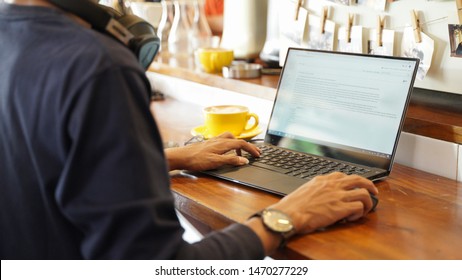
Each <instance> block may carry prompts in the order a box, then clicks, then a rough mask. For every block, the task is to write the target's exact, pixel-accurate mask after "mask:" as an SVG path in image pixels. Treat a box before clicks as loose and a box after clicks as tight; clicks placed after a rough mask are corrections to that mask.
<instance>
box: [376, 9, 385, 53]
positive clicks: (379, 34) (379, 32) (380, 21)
mask: <svg viewBox="0 0 462 280" xmlns="http://www.w3.org/2000/svg"><path fill="white" fill-rule="evenodd" d="M384 26H385V18H384V17H382V16H378V17H377V46H379V47H381V46H382V45H383V42H382V33H383V28H384Z"/></svg>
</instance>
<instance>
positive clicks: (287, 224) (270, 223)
mask: <svg viewBox="0 0 462 280" xmlns="http://www.w3.org/2000/svg"><path fill="white" fill-rule="evenodd" d="M262 217H263V222H264V223H265V225H266V226H267V227H269V228H270V229H271V230H273V231H275V232H281V233H286V232H290V231H291V230H292V229H293V228H294V226H293V224H292V221H291V220H290V218H289V217H288V216H287V215H286V214H284V213H283V212H281V211H278V210H274V209H268V210H265V211H264V212H263V213H262Z"/></svg>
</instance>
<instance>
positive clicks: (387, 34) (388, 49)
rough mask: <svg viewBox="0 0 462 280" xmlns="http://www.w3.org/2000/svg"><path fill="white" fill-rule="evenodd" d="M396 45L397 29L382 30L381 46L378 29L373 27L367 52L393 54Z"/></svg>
mask: <svg viewBox="0 0 462 280" xmlns="http://www.w3.org/2000/svg"><path fill="white" fill-rule="evenodd" d="M394 45H395V31H394V30H389V29H383V30H382V46H379V44H378V40H377V29H372V30H371V31H370V33H369V40H368V41H367V53H368V54H377V55H389V56H393V54H394V51H393V48H394Z"/></svg>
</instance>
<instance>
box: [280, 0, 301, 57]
mask: <svg viewBox="0 0 462 280" xmlns="http://www.w3.org/2000/svg"><path fill="white" fill-rule="evenodd" d="M286 3H287V5H280V9H281V10H280V14H279V40H280V49H279V65H280V66H283V65H284V62H285V59H286V55H287V50H288V49H289V47H301V46H302V42H303V37H304V34H305V27H306V20H307V17H308V11H307V10H306V9H305V8H302V7H300V9H296V3H294V2H289V1H286ZM297 11H298V16H297V17H296V16H295V13H296V12H297ZM295 18H296V19H295Z"/></svg>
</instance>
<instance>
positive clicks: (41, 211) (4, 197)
mask: <svg viewBox="0 0 462 280" xmlns="http://www.w3.org/2000/svg"><path fill="white" fill-rule="evenodd" d="M3 8H4V10H0V49H1V50H2V51H1V53H0V61H2V63H1V64H0V73H2V74H1V75H0V106H1V111H0V114H1V116H0V118H1V120H0V133H1V144H0V154H1V155H2V156H1V158H0V170H1V171H0V173H1V176H0V188H1V195H0V204H1V205H2V206H1V207H2V208H1V211H0V212H1V214H0V215H1V221H0V223H1V230H0V232H1V233H0V235H1V238H0V240H1V241H0V242H1V243H2V248H1V252H2V258H3V255H4V254H5V256H6V257H8V258H30V259H35V258H63V257H64V258H71V259H73V258H82V257H92V256H93V257H98V252H96V251H95V250H98V249H91V250H88V251H87V252H85V248H79V247H78V246H75V245H76V244H80V243H81V242H82V240H84V238H86V237H85V235H86V234H87V232H88V230H87V229H86V228H84V227H87V226H92V225H93V224H92V223H91V222H89V223H86V222H84V223H81V221H73V219H74V218H75V216H79V217H81V216H82V215H93V214H94V215H97V214H98V212H99V209H92V207H95V208H96V207H99V206H97V203H99V202H103V201H104V202H105V203H110V202H114V203H117V201H121V200H120V197H117V195H116V194H114V193H115V192H117V190H116V189H114V190H110V186H111V185H112V184H111V182H113V181H112V180H124V181H125V183H127V185H128V184H129V182H128V181H129V179H128V178H117V176H116V175H115V174H114V173H113V172H114V171H116V170H110V168H112V167H114V166H115V163H116V162H117V161H119V160H125V159H123V158H122V157H123V151H120V149H119V150H118V149H117V148H116V149H114V150H115V151H116V152H117V151H120V153H121V154H120V157H121V158H117V155H115V156H114V157H115V158H114V159H111V161H112V162H111V163H107V162H103V161H106V159H104V158H103V155H101V156H99V155H94V157H89V154H88V152H89V151H91V150H93V151H97V150H101V149H104V146H105V145H110V144H111V143H108V142H107V141H110V139H108V137H101V138H97V137H94V135H95V134H96V135H97V132H95V131H97V130H99V131H98V132H99V133H100V134H104V133H105V130H107V132H108V133H110V131H112V129H111V128H110V127H109V128H105V127H101V124H108V123H109V124H112V125H114V126H115V125H118V126H120V129H121V130H122V132H121V133H130V132H129V131H124V130H125V129H126V128H127V126H130V125H131V124H128V123H127V125H124V124H121V123H120V122H121V121H125V122H131V121H134V120H130V119H129V118H132V117H133V116H130V115H129V113H126V114H124V113H123V110H125V105H124V104H117V102H124V101H127V102H129V101H132V102H133V100H128V99H126V97H124V96H120V94H122V89H120V90H119V91H117V89H114V90H113V91H112V90H111V88H110V86H108V85H101V84H99V83H103V82H104V83H106V84H107V83H111V78H108V77H109V74H107V72H108V71H109V72H112V73H111V74H114V73H113V72H117V71H120V72H124V73H123V74H124V75H118V74H117V73H115V74H114V76H116V77H119V78H120V79H127V77H130V76H133V80H132V81H130V82H127V83H131V84H132V85H133V88H136V87H138V88H140V87H144V89H143V88H141V90H140V91H139V92H144V93H146V92H148V91H147V88H148V87H147V85H146V83H143V82H145V81H140V78H139V77H136V76H141V75H142V69H141V68H140V67H139V66H138V65H137V63H136V60H135V59H133V57H132V56H133V54H132V53H131V52H129V51H128V49H126V48H125V47H123V46H122V45H121V44H119V43H117V42H116V41H115V40H112V39H111V38H109V37H106V36H103V35H100V34H98V33H96V32H93V31H92V30H90V29H85V28H81V27H80V26H79V25H78V24H77V23H74V22H73V21H72V20H70V19H69V18H67V17H66V16H64V14H62V13H60V12H58V11H57V10H54V9H49V8H43V7H33V8H32V7H21V6H9V5H6V6H4V7H3ZM43 34H46V35H47V36H46V37H44V36H43ZM95 41H98V42H99V44H95V43H94V42H95ZM111 59H112V60H115V61H111ZM117 60H118V61H117ZM116 67H118V68H116ZM110 68H114V69H113V70H108V69H110ZM86 87H88V88H89V89H85V88H86ZM98 87H100V88H101V90H102V91H104V92H99V93H98V94H97V96H96V95H95V94H92V92H97V91H98V90H97V88H98ZM126 92H130V90H127V91H126ZM111 95H119V96H113V97H114V100H115V104H112V102H107V101H104V100H109V98H110V97H111ZM137 97H138V98H140V96H139V95H138V96H137ZM144 98H146V99H147V98H148V96H147V95H146V96H144ZM135 101H136V99H135ZM144 101H145V100H144ZM104 102H106V103H107V106H108V111H102V110H101V109H100V108H101V106H100V105H101V104H102V103H104ZM139 102H140V104H141V103H142V102H143V100H139ZM110 103H111V104H112V105H110ZM144 103H146V102H144ZM118 105H120V110H121V113H120V115H121V117H120V118H119V117H118V116H113V115H111V114H113V113H112V112H113V111H114V110H111V108H109V107H110V106H118ZM92 106H95V107H94V108H92ZM133 107H135V106H133ZM145 109H146V110H148V108H145ZM134 111H135V112H136V110H135V109H134ZM132 113H133V112H130V114H132ZM135 117H136V115H135ZM138 117H142V116H138ZM116 122H119V123H116ZM143 123H146V122H145V121H144V122H143ZM149 129H150V130H151V131H154V132H155V131H156V129H155V126H154V124H153V123H151V127H149ZM94 132H95V133H94ZM108 136H109V137H114V138H117V135H108ZM157 136H158V135H157ZM151 140H154V141H156V140H157V141H160V140H159V139H158V138H157V139H156V137H155V136H153V137H151ZM112 144H113V145H116V141H115V140H114V141H113V142H112ZM153 146H154V145H153ZM18 147H20V149H18ZM158 152H159V153H160V151H158ZM102 153H103V152H102ZM90 156H91V155H90ZM157 157H158V158H160V162H162V160H163V159H162V154H158V155H157ZM98 160H101V161H102V162H101V165H99V167H98V165H95V166H92V168H95V170H94V172H104V171H106V172H108V173H109V174H107V176H106V178H107V182H101V181H100V182H90V181H91V180H94V178H90V177H89V178H79V177H80V176H81V175H85V174H88V176H91V174H92V173H91V172H89V170H85V168H86V165H85V164H86V163H88V162H90V161H98ZM126 160H127V161H130V159H129V158H127V159H126ZM103 163H104V164H103ZM87 166H90V165H87ZM105 166H107V167H105ZM97 168H99V170H98V169H97ZM157 169H158V170H159V171H158V173H159V174H157V176H159V177H160V178H162V176H163V177H164V178H163V180H164V184H165V186H168V177H167V176H166V175H165V174H166V170H165V167H164V166H162V165H160V166H157ZM154 173H155V172H154ZM162 174H164V175H162ZM85 176H86V175H85ZM96 177H97V176H95V178H96ZM96 184H99V189H97V188H94V190H90V191H89V192H87V193H86V194H85V197H84V198H83V199H81V200H80V199H79V202H78V204H77V203H75V202H74V201H75V200H76V198H77V197H79V195H80V194H81V193H83V191H84V190H81V189H79V188H82V189H83V188H93V187H94V185H96ZM101 184H104V185H101ZM86 191H88V190H86ZM89 194H91V196H89ZM133 195H135V194H133ZM105 196H107V197H111V196H113V197H112V198H111V199H107V197H105ZM111 200H112V201H111ZM82 203H88V205H86V206H83V205H82ZM84 207H86V208H84ZM101 207H104V206H101ZM108 207H112V206H109V205H108ZM79 211H81V213H79ZM92 211H94V213H92ZM112 211H116V209H112ZM170 211H173V210H170ZM66 214H69V216H66ZM79 219H80V218H79ZM85 219H86V218H85V217H83V220H85ZM100 222H104V221H99V222H98V223H100ZM79 223H81V224H79ZM79 226H81V227H82V228H79ZM177 230H178V232H179V234H181V228H178V229H177ZM102 236H104V235H103V234H101V236H100V237H102ZM97 237H98V236H95V237H94V238H97ZM88 242H89V243H87V246H89V247H91V246H92V245H91V244H90V243H91V242H96V240H93V241H88ZM98 242H103V243H104V242H111V241H110V240H103V241H98ZM84 246H85V245H84ZM102 246H104V245H102ZM82 251H83V252H82ZM85 254H87V255H85ZM100 257H108V256H107V255H106V256H100Z"/></svg>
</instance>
